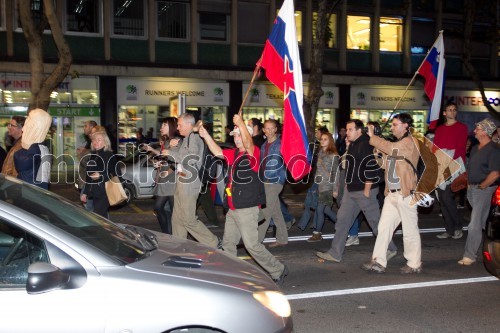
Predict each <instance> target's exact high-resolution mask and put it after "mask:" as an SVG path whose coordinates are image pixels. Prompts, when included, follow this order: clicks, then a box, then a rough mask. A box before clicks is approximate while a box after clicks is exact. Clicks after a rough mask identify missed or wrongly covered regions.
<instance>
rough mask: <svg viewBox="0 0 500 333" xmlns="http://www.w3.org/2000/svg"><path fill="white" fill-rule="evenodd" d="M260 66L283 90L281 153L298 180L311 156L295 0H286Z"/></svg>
mask: <svg viewBox="0 0 500 333" xmlns="http://www.w3.org/2000/svg"><path fill="white" fill-rule="evenodd" d="M257 66H259V67H262V68H264V69H265V70H266V76H267V78H268V79H269V81H271V82H272V83H274V84H275V85H276V86H277V87H278V88H279V89H280V90H281V91H282V92H283V102H284V105H283V106H284V113H283V134H282V137H281V154H282V155H283V159H284V161H285V163H286V165H287V168H288V170H289V171H290V174H291V175H292V177H293V178H294V179H295V180H298V179H300V178H302V177H304V176H305V175H306V174H307V173H309V171H310V169H311V165H310V161H308V159H307V147H308V140H307V132H306V126H305V121H304V113H303V111H302V102H303V87H302V69H301V66H300V57H299V46H298V42H297V33H296V29H295V11H294V7H293V0H285V2H284V3H283V6H282V7H281V9H280V11H279V13H278V17H277V18H276V20H275V21H274V26H273V29H272V31H271V34H270V35H269V38H268V39H267V41H266V45H265V47H264V52H263V53H262V56H261V58H260V60H259V61H258V63H257Z"/></svg>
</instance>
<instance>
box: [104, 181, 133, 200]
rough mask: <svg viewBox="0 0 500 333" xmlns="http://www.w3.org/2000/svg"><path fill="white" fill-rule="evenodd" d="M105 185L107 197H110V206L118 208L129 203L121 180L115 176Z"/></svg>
mask: <svg viewBox="0 0 500 333" xmlns="http://www.w3.org/2000/svg"><path fill="white" fill-rule="evenodd" d="M104 185H105V187H106V196H107V197H108V201H109V205H110V206H116V205H119V204H121V203H122V202H124V201H127V195H126V194H125V190H124V189H123V186H122V183H121V182H120V178H118V177H117V176H113V177H112V178H110V179H109V180H108V181H107V182H106V183H105V184H104Z"/></svg>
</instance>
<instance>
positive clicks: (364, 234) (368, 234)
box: [264, 227, 468, 243]
mask: <svg viewBox="0 0 500 333" xmlns="http://www.w3.org/2000/svg"><path fill="white" fill-rule="evenodd" d="M463 230H465V231H466V230H468V228H467V227H464V228H463ZM445 231H446V229H445V228H427V229H420V233H421V234H430V233H441V232H445ZM394 234H395V235H402V234H403V232H402V231H401V230H398V231H396V232H395V233H394ZM334 236H335V234H324V235H321V237H322V238H323V239H333V237H334ZM309 237H311V235H307V236H293V237H288V241H289V242H300V241H305V240H307V239H309ZM358 237H373V234H372V232H371V231H366V232H360V233H359V234H358ZM272 242H276V238H273V237H269V238H266V239H264V243H272Z"/></svg>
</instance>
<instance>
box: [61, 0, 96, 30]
mask: <svg viewBox="0 0 500 333" xmlns="http://www.w3.org/2000/svg"><path fill="white" fill-rule="evenodd" d="M99 11H100V8H99V1H98V0H67V1H66V30H67V31H75V32H85V33H100V32H101V30H100V25H99V17H100V15H99Z"/></svg>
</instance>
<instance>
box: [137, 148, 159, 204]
mask: <svg viewBox="0 0 500 333" xmlns="http://www.w3.org/2000/svg"><path fill="white" fill-rule="evenodd" d="M155 176H156V171H155V168H154V166H153V162H152V160H151V159H150V158H149V157H148V156H147V155H140V160H139V162H138V163H136V164H135V165H134V178H135V179H134V180H135V181H136V182H137V185H138V187H137V188H138V189H139V191H138V193H139V197H142V196H152V195H153V191H154V186H155V182H154V177H155Z"/></svg>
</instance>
